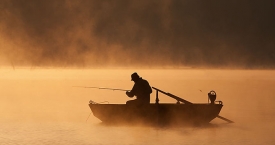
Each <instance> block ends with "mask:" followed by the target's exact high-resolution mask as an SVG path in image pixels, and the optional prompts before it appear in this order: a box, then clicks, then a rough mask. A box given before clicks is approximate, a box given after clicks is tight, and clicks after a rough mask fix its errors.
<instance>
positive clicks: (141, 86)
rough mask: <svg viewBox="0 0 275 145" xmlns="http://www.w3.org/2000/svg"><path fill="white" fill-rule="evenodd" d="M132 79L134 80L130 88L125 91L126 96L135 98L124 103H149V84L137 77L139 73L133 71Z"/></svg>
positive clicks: (150, 91) (150, 90)
mask: <svg viewBox="0 0 275 145" xmlns="http://www.w3.org/2000/svg"><path fill="white" fill-rule="evenodd" d="M131 78H132V81H134V82H135V84H134V86H133V88H132V90H131V91H130V92H128V91H127V92H126V95H127V96H128V97H134V96H136V97H137V99H135V100H130V101H127V103H126V104H130V105H144V104H150V94H151V93H152V89H151V86H150V85H149V83H148V82H147V81H146V80H144V79H142V78H141V77H139V75H138V74H137V73H136V72H135V73H133V74H132V75H131Z"/></svg>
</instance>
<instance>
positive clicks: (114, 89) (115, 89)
mask: <svg viewBox="0 0 275 145" xmlns="http://www.w3.org/2000/svg"><path fill="white" fill-rule="evenodd" d="M73 87H78V88H92V89H103V90H113V91H125V92H127V91H130V90H125V89H117V88H102V87H86V86H73Z"/></svg>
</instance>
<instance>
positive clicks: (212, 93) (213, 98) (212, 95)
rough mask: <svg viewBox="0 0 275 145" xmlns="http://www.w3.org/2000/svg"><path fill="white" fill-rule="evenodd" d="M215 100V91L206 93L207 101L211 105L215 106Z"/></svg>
mask: <svg viewBox="0 0 275 145" xmlns="http://www.w3.org/2000/svg"><path fill="white" fill-rule="evenodd" d="M216 98H217V94H216V92H215V91H213V90H212V91H210V92H209V93H208V99H209V100H210V102H211V104H215V100H216Z"/></svg>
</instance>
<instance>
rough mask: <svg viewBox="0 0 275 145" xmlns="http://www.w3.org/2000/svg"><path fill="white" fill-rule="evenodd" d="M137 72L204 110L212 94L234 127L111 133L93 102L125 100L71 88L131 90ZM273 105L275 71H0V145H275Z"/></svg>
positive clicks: (218, 123) (117, 94)
mask: <svg viewBox="0 0 275 145" xmlns="http://www.w3.org/2000/svg"><path fill="white" fill-rule="evenodd" d="M135 71H136V72H138V73H139V74H140V76H141V77H143V78H144V79H147V80H148V81H149V83H150V85H151V86H154V87H156V88H159V89H161V90H164V91H166V92H170V93H172V94H174V95H177V96H179V97H182V98H184V99H186V100H188V101H190V102H194V103H207V101H208V100H207V93H208V92H209V91H211V90H215V91H216V93H217V100H222V101H223V104H224V107H223V109H222V110H221V113H220V115H221V116H223V117H226V118H228V119H230V120H233V121H234V122H235V123H231V124H228V123H226V122H225V121H223V120H220V119H218V118H217V119H214V120H213V121H212V122H211V124H210V125H209V126H203V127H191V126H189V127H187V126H186V127H180V128H169V127H150V126H106V125H102V124H101V123H100V121H99V120H98V119H97V118H95V117H94V116H93V114H91V115H90V113H91V111H90V108H89V107H88V103H89V101H90V100H93V101H95V102H104V101H108V102H109V103H112V104H115V103H118V104H124V103H125V102H126V101H127V100H129V98H127V97H126V95H125V92H122V91H110V90H99V89H85V88H77V87H73V86H96V87H109V88H120V89H131V88H132V85H133V82H131V81H130V75H131V74H132V73H133V72H135ZM159 98H160V103H176V101H175V100H173V99H171V98H169V97H167V96H164V95H161V94H160V96H159ZM154 100H155V92H153V93H152V95H151V102H152V103H154ZM274 102H275V71H273V70H204V69H178V70H173V69H152V70H150V69H139V70H133V69H123V70H121V69H28V68H26V69H9V68H0V115H1V117H0V129H1V131H0V144H1V145H2V144H3V145H17V144H18V145H19V144H20V145H29V144H32V145H47V144H49V145H68V144H69V145H91V144H108V145H109V144H110V145H111V144H112V145H113V144H119V145H120V144H124V145H128V144H131V145H135V144H138V145H140V144H157V145H162V144H165V145H166V144H187V145H188V144H205V145H208V144H209V145H210V144H211V145H213V144H217V145H232V144H234V145H243V144H255V145H257V144H274V142H275V138H274V133H275V131H274V130H275V123H274V119H275V105H274ZM89 115H90V116H89ZM179 115H180V114H179Z"/></svg>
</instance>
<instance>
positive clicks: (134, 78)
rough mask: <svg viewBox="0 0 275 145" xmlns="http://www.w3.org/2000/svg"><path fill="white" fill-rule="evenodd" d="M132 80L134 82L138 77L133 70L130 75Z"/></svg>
mask: <svg viewBox="0 0 275 145" xmlns="http://www.w3.org/2000/svg"><path fill="white" fill-rule="evenodd" d="M131 78H132V81H134V82H136V81H137V80H138V79H139V78H140V77H139V75H138V74H137V73H136V72H135V73H133V74H132V75H131Z"/></svg>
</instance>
